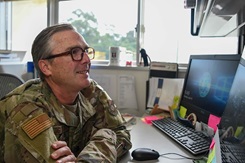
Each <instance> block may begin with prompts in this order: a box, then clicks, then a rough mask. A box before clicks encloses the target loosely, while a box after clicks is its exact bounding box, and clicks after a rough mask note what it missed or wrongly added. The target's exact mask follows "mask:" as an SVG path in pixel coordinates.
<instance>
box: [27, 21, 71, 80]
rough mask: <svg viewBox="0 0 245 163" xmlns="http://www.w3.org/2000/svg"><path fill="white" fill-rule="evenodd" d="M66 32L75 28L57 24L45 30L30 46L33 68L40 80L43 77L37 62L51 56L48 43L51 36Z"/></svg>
mask: <svg viewBox="0 0 245 163" xmlns="http://www.w3.org/2000/svg"><path fill="white" fill-rule="evenodd" d="M67 30H74V31H75V28H74V27H73V26H72V25H71V24H57V25H53V26H50V27H47V28H45V29H44V30H42V31H41V32H40V33H39V34H38V35H37V37H36V38H35V40H34V42H33V44H32V49H31V54H32V59H33V63H34V66H35V68H36V70H37V73H38V75H39V77H40V79H41V80H44V77H45V75H44V74H43V73H42V71H41V70H40V68H39V66H38V61H39V60H41V59H43V58H45V57H48V56H49V55H50V54H51V52H52V47H51V42H50V41H51V40H52V36H53V35H54V34H55V33H57V32H61V31H67Z"/></svg>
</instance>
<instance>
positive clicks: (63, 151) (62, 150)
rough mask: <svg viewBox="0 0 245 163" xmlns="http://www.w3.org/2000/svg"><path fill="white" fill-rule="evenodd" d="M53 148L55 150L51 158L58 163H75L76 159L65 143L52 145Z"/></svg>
mask: <svg viewBox="0 0 245 163" xmlns="http://www.w3.org/2000/svg"><path fill="white" fill-rule="evenodd" d="M52 148H53V149H54V150H55V151H54V152H53V153H52V154H51V158H52V159H54V160H56V162H57V163H63V162H66V163H67V162H70V163H75V161H76V157H75V156H74V154H73V153H72V152H71V150H70V148H69V147H68V146H67V144H66V142H65V141H56V142H54V143H53V144H52Z"/></svg>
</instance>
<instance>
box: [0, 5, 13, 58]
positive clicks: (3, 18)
mask: <svg viewBox="0 0 245 163" xmlns="http://www.w3.org/2000/svg"><path fill="white" fill-rule="evenodd" d="M0 24H1V27H0V42H1V43H2V44H0V51H1V53H8V52H9V51H11V50H12V2H0Z"/></svg>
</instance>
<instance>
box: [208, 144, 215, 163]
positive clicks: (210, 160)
mask: <svg viewBox="0 0 245 163" xmlns="http://www.w3.org/2000/svg"><path fill="white" fill-rule="evenodd" d="M214 159H215V146H214V148H213V150H211V152H210V153H209V155H208V161H207V163H211V162H213V160H214Z"/></svg>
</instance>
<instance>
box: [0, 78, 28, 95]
mask: <svg viewBox="0 0 245 163" xmlns="http://www.w3.org/2000/svg"><path fill="white" fill-rule="evenodd" d="M23 83H24V81H23V80H21V79H20V78H18V77H17V76H15V75H12V74H7V73H0V99H1V98H2V97H3V96H5V95H6V94H7V93H9V92H11V91H12V90H13V89H15V88H16V87H18V86H19V85H21V84H23Z"/></svg>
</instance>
